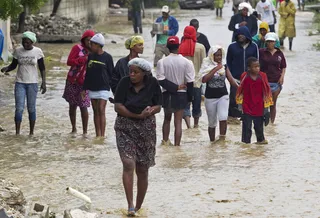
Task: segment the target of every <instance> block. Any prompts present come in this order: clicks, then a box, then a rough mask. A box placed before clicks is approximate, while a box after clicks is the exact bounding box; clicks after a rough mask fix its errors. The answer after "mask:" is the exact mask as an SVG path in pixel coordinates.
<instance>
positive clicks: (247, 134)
mask: <svg viewBox="0 0 320 218" xmlns="http://www.w3.org/2000/svg"><path fill="white" fill-rule="evenodd" d="M236 101H237V104H239V105H241V106H242V112H243V117H242V140H241V141H242V142H244V143H251V136H252V122H253V124H254V130H255V133H256V136H257V142H258V143H261V144H267V143H268V142H267V141H266V140H265V138H264V134H263V124H264V121H265V124H266V125H267V124H268V122H269V121H268V119H266V117H268V116H266V115H268V114H267V113H268V108H269V107H270V106H271V105H272V104H273V102H272V94H271V90H270V86H269V84H268V79H267V76H266V74H265V73H263V72H261V71H260V64H259V60H258V59H257V58H254V57H251V58H248V72H244V73H243V74H242V75H241V83H240V86H239V88H238V91H237V96H236Z"/></svg>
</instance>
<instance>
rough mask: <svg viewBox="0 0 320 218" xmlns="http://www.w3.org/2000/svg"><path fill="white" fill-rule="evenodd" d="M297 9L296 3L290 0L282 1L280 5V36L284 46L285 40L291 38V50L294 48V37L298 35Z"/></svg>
mask: <svg viewBox="0 0 320 218" xmlns="http://www.w3.org/2000/svg"><path fill="white" fill-rule="evenodd" d="M296 12H297V9H296V7H295V5H294V3H293V2H292V1H290V0H285V1H283V2H281V4H280V7H279V14H280V23H279V38H280V45H281V46H283V40H284V39H285V38H286V37H288V38H289V50H290V51H291V50H292V42H293V38H294V37H296V26H295V18H296Z"/></svg>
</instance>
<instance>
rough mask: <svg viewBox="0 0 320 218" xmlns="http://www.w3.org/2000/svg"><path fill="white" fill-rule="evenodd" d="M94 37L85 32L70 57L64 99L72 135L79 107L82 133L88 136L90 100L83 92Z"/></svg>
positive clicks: (91, 32)
mask: <svg viewBox="0 0 320 218" xmlns="http://www.w3.org/2000/svg"><path fill="white" fill-rule="evenodd" d="M93 36H94V32H93V31H92V30H87V31H85V32H84V33H83V35H82V37H81V43H80V44H78V45H75V46H73V47H72V49H71V51H70V54H69V56H68V61H67V65H68V66H70V70H69V73H68V76H67V81H66V86H65V88H64V93H63V96H62V97H63V98H64V99H65V100H66V101H67V102H68V103H69V117H70V121H71V125H72V131H71V133H76V132H77V126H76V117H77V107H79V108H80V111H81V118H82V131H83V134H84V135H85V134H87V129H88V119H89V115H88V109H87V108H88V107H90V99H89V96H88V92H87V91H84V92H83V82H84V78H85V75H86V63H87V60H88V55H89V50H90V43H89V42H90V39H91V38H92V37H93ZM82 92H83V93H82ZM81 93H82V94H81Z"/></svg>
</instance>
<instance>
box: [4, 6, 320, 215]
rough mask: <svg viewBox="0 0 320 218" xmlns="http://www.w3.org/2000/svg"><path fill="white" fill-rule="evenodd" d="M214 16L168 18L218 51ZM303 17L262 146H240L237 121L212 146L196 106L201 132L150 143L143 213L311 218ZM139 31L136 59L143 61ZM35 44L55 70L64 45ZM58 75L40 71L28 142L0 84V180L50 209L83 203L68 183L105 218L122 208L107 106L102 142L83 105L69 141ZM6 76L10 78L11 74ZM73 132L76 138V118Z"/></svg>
mask: <svg viewBox="0 0 320 218" xmlns="http://www.w3.org/2000/svg"><path fill="white" fill-rule="evenodd" d="M214 14H215V13H214V12H213V11H210V10H201V11H191V12H189V14H187V13H186V12H184V14H181V16H177V17H178V19H179V21H180V33H179V36H181V32H182V30H183V28H184V26H185V25H187V24H188V22H189V20H190V19H191V18H194V17H196V18H198V19H199V21H200V25H201V26H200V31H201V32H203V33H205V34H206V35H207V36H208V38H209V40H210V42H211V44H212V45H214V44H221V45H223V46H224V47H227V46H228V44H229V42H230V39H231V32H229V31H228V30H227V25H228V22H229V17H230V15H231V5H228V6H227V7H225V8H224V14H225V15H226V16H225V18H224V19H222V20H216V19H215V15H214ZM312 16H313V15H312V13H309V12H304V13H302V12H298V13H297V23H296V27H297V38H295V40H294V47H293V48H294V51H293V52H289V51H288V50H285V55H286V57H287V63H288V68H287V74H286V78H285V85H284V89H283V92H282V93H281V95H280V99H279V102H278V116H277V121H276V123H277V124H276V125H273V126H268V127H267V129H266V137H267V139H268V140H269V145H266V146H261V145H254V144H253V145H243V144H241V143H239V141H240V136H241V128H240V125H238V126H237V125H232V126H229V129H228V135H227V140H228V141H227V143H225V144H215V145H211V144H210V143H209V139H208V136H207V132H206V129H207V117H206V114H205V110H204V107H203V117H202V118H201V120H200V128H199V129H192V130H186V127H185V126H184V129H185V130H184V132H183V139H182V146H181V147H161V146H158V147H157V156H156V162H157V165H156V166H155V167H154V168H152V169H151V170H150V186H149V190H148V193H147V197H146V200H145V203H144V209H143V211H142V215H143V216H146V217H182V218H184V217H320V200H319V196H320V191H319V190H320V129H319V124H320V123H319V120H320V115H319V113H318V110H319V108H320V103H319V101H318V99H319V93H320V89H319V87H318V84H319V82H320V75H319V73H318V72H319V67H320V64H319V60H320V54H319V52H316V51H314V50H313V48H312V44H313V43H314V42H315V41H316V40H317V39H318V38H317V36H313V37H309V36H307V35H308V32H309V28H310V27H311V18H312ZM122 28H126V32H127V34H129V33H130V31H131V27H130V26H129V25H123V26H121V32H123V29H122ZM145 29H146V28H145ZM147 32H148V31H147V30H145V34H144V36H145V38H146V48H145V54H144V55H143V57H144V58H147V59H148V60H152V42H151V39H150V37H149V35H148V34H147ZM127 36H128V35H123V37H127ZM286 43H287V44H288V42H287V41H286ZM287 44H286V45H287ZM39 46H40V47H42V48H43V49H44V51H45V52H47V53H48V52H49V51H50V56H51V57H52V58H51V60H52V61H51V62H50V64H49V65H48V66H49V67H48V70H50V69H51V68H52V66H54V65H55V64H56V63H55V62H54V59H60V57H61V56H63V55H67V54H68V52H69V49H70V48H71V45H39ZM107 50H108V51H109V52H110V53H111V54H113V55H114V59H115V60H116V59H118V58H119V57H121V56H125V55H126V53H127V51H126V50H125V49H124V48H123V46H122V42H119V43H118V44H108V45H107ZM63 67H64V68H65V69H67V68H66V67H65V66H63ZM65 74H66V73H65V72H49V73H48V79H47V81H48V86H49V90H48V92H47V93H46V94H45V95H39V98H38V102H37V114H38V120H37V125H36V135H35V136H34V137H28V136H27V133H28V122H27V114H26V113H25V115H24V121H23V126H22V135H21V136H18V137H17V136H15V135H14V124H13V116H14V101H13V89H12V88H13V83H10V84H9V85H7V86H6V87H4V86H3V87H2V88H3V89H4V91H2V92H1V93H0V94H1V99H0V103H1V105H2V106H1V110H0V116H1V121H0V124H1V125H2V126H3V127H5V128H6V129H7V130H8V131H7V132H4V133H1V135H0V138H1V140H0V151H1V152H0V176H2V177H6V178H10V179H11V180H12V181H14V182H15V183H16V184H17V185H18V186H20V187H21V188H22V190H23V192H24V194H25V196H26V197H27V199H28V200H29V201H36V202H39V201H40V202H44V203H47V204H49V205H50V206H51V208H52V210H53V211H55V212H58V213H62V211H63V210H64V209H68V208H74V207H78V206H81V205H82V204H83V203H82V202H81V201H80V200H77V199H75V198H73V197H71V196H69V195H66V194H65V192H64V190H65V188H66V187H67V186H71V187H73V188H76V189H78V190H80V191H82V192H84V193H85V194H87V195H88V196H90V197H91V199H92V201H93V205H92V210H93V211H98V212H99V213H101V214H103V215H104V217H122V216H123V212H124V211H125V209H126V206H127V204H126V200H125V195H124V191H123V187H122V182H121V173H122V166H121V161H120V159H119V156H118V152H117V149H116V144H115V136H114V135H115V134H114V130H113V125H114V118H115V116H116V114H115V112H114V110H113V106H112V105H110V104H108V105H107V109H106V110H107V130H106V131H107V138H106V139H105V140H104V141H102V140H99V139H95V138H94V137H93V136H94V126H93V122H92V112H91V109H90V123H89V138H83V137H82V136H81V135H80V134H79V135H77V136H71V135H69V134H68V133H69V132H70V130H71V127H70V123H69V118H68V104H67V103H66V102H65V101H64V100H63V99H62V98H61V96H62V93H63V88H64V80H65ZM0 79H1V80H3V78H0ZM7 80H10V81H13V75H12V76H11V78H9V79H7ZM162 119H163V114H162V113H161V114H159V115H158V116H157V124H158V129H157V131H158V142H159V143H158V144H159V145H160V140H161V136H162V135H161V124H162ZM78 130H79V132H81V125H80V117H79V115H78ZM171 139H173V138H172V134H171Z"/></svg>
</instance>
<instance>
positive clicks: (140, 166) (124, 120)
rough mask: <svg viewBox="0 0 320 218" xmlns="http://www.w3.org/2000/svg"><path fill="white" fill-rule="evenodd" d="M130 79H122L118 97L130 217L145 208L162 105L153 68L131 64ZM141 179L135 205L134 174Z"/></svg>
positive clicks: (137, 60) (120, 144) (118, 127)
mask: <svg viewBox="0 0 320 218" xmlns="http://www.w3.org/2000/svg"><path fill="white" fill-rule="evenodd" d="M128 65H129V68H130V72H129V76H126V77H124V78H122V80H121V81H120V83H119V85H118V87H117V91H116V94H115V99H114V101H115V111H116V112H117V113H118V116H117V118H116V122H115V127H114V128H115V131H116V139H117V147H118V150H119V154H120V157H121V160H122V164H123V175H122V180H123V186H124V189H125V193H126V197H127V201H128V215H129V216H134V215H135V213H136V212H137V211H138V210H139V209H140V208H141V205H142V203H143V200H144V197H145V194H146V192H147V188H148V172H149V168H150V167H152V166H154V165H155V161H154V159H155V153H156V119H155V116H154V115H155V114H156V113H159V112H160V110H161V105H162V93H161V89H160V86H159V84H158V81H157V79H156V78H154V77H153V76H152V74H151V69H152V67H151V64H150V63H149V62H148V61H146V60H144V59H141V58H134V59H132V60H131V61H130V62H129V64H128ZM134 170H136V174H137V177H138V181H137V183H138V184H137V186H138V194H137V202H136V205H135V206H134V204H133V172H134Z"/></svg>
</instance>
